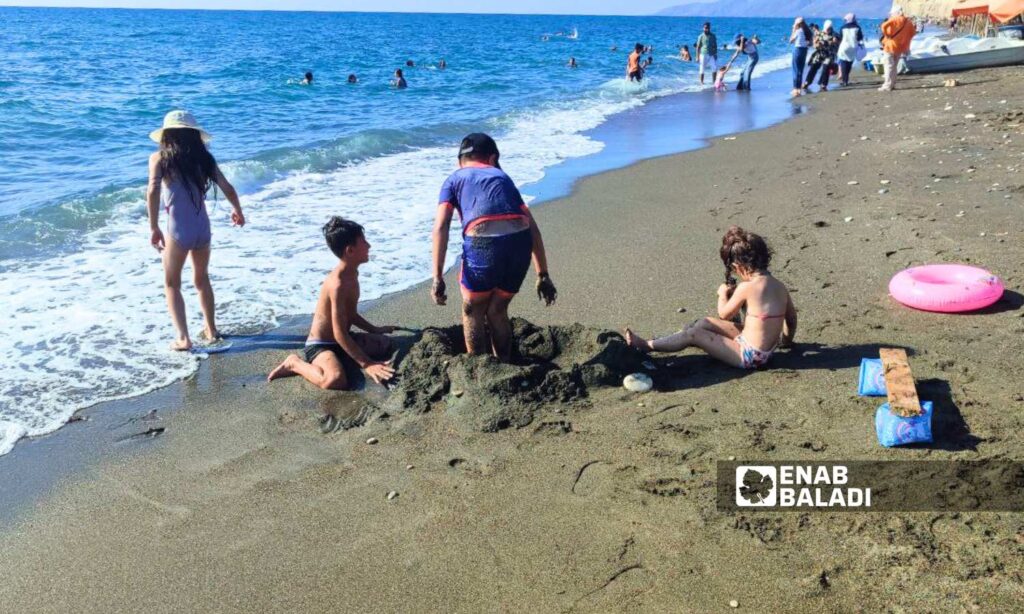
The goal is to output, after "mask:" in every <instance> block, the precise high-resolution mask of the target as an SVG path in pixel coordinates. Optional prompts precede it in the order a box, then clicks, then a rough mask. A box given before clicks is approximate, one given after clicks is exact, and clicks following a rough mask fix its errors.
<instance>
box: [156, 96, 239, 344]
mask: <svg viewBox="0 0 1024 614" xmlns="http://www.w3.org/2000/svg"><path fill="white" fill-rule="evenodd" d="M149 138H151V139H153V140H154V141H156V142H157V143H159V144H160V149H159V150H158V151H156V152H154V153H153V154H152V155H150V156H149V185H148V187H147V189H146V208H147V210H148V212H149V229H150V234H151V237H150V243H151V244H152V245H153V247H155V248H156V249H157V251H160V252H162V253H163V262H164V295H165V297H166V299H167V309H168V311H170V313H171V321H172V322H173V323H174V330H175V332H176V333H177V337H176V338H175V340H174V342H173V343H172V344H171V349H173V350H182V351H184V350H189V349H191V348H192V339H191V337H189V334H188V320H187V318H186V317H185V299H184V297H182V295H181V271H182V269H183V268H184V267H185V260H186V259H187V258H188V257H189V256H191V258H192V271H193V275H194V279H195V286H196V290H197V291H198V292H199V305H200V307H201V308H202V311H203V320H204V321H205V323H206V328H205V329H204V331H203V334H202V338H203V340H204V341H206V342H208V343H214V342H216V341H218V340H220V333H219V332H218V331H217V323H216V318H215V313H214V298H213V287H212V286H211V285H210V275H209V265H210V236H211V233H210V217H209V214H208V213H207V211H206V192H207V190H209V189H210V186H211V185H217V186H218V187H220V189H221V191H223V192H224V196H225V198H227V199H228V202H230V203H231V223H232V224H234V225H235V226H243V225H245V216H243V215H242V206H241V204H240V203H239V201H238V193H237V192H235V188H234V187H233V186H232V185H231V183H229V182H228V180H227V179H225V178H224V174H223V173H221V172H220V168H219V167H218V166H217V161H216V160H215V159H214V158H213V156H212V155H211V154H210V152H209V151H208V150H207V149H206V144H205V143H206V141H209V140H210V135H209V134H207V133H206V131H205V130H203V129H202V128H200V127H199V124H198V123H197V122H196V119H195V118H194V117H193V116H192V114H191V113H189V112H188V111H180V110H179V111H171V112H170V113H168V114H167V115H166V116H164V123H163V127H162V128H160V129H158V130H154V131H153V132H151V133H150V135H149ZM161 205H162V206H163V209H165V210H166V211H167V234H166V235H165V234H164V233H163V232H162V231H161V230H160V209H161Z"/></svg>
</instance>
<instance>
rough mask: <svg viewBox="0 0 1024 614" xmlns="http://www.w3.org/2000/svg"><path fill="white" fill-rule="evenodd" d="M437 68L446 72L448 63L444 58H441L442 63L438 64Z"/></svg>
mask: <svg viewBox="0 0 1024 614" xmlns="http://www.w3.org/2000/svg"><path fill="white" fill-rule="evenodd" d="M437 67H438V68H440V69H441V70H444V69H445V68H448V62H445V61H444V58H441V61H440V62H438V63H437Z"/></svg>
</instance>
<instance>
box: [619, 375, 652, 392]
mask: <svg viewBox="0 0 1024 614" xmlns="http://www.w3.org/2000/svg"><path fill="white" fill-rule="evenodd" d="M622 387H623V388H625V389H626V390H629V391H631V392H647V391H649V390H650V389H651V388H653V387H654V380H652V379H651V376H649V375H647V374H646V373H633V374H631V375H627V376H626V377H625V379H623V380H622Z"/></svg>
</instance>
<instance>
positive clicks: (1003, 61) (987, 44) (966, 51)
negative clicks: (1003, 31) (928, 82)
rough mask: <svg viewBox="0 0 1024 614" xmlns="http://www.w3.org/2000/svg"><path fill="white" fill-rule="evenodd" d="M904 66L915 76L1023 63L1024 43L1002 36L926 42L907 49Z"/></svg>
mask: <svg viewBox="0 0 1024 614" xmlns="http://www.w3.org/2000/svg"><path fill="white" fill-rule="evenodd" d="M906 64H907V69H908V70H909V71H910V72H912V73H916V74H927V73H937V72H956V71H960V70H971V69H973V68H992V67H995V66H1013V65H1016V64H1024V42H1020V41H1015V40H1011V39H1008V38H1002V37H993V38H982V39H974V40H965V39H959V40H953V41H948V42H945V43H943V42H941V41H930V44H929V45H928V46H927V48H925V49H920V48H919V49H911V53H910V56H909V57H907V58H906Z"/></svg>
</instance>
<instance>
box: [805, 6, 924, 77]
mask: <svg viewBox="0 0 1024 614" xmlns="http://www.w3.org/2000/svg"><path fill="white" fill-rule="evenodd" d="M843 22H844V23H843V25H842V27H840V28H839V30H838V31H837V30H836V29H835V27H834V25H833V23H832V21H831V20H826V21H825V22H824V23H823V24H822V25H821V26H819V25H818V24H808V23H807V22H806V20H804V18H803V17H797V18H796V19H795V20H794V21H793V30H792V32H791V34H790V37H789V43H790V44H791V45H792V46H793V57H792V60H793V61H792V68H793V92H792V93H793V95H794V96H800V95H802V94H806V93H808V92H809V91H810V88H811V85H812V84H813V83H814V81H815V77H817V82H818V91H819V92H824V91H828V84H829V79H830V77H832V76H833V75H838V76H839V85H840V86H847V85H849V84H850V72H851V70H852V68H853V65H854V63H855V62H859V61H862V60H864V58H865V57H866V56H867V47H866V46H865V44H864V31H863V29H861V27H860V24H859V23H857V16H856V15H854V14H853V13H848V14H847V15H846V16H845V17H844V18H843ZM880 30H881V33H882V36H881V39H880V43H881V45H882V51H883V52H884V58H885V60H884V62H885V82H884V83H883V85H882V86H881V87H880V88H878V89H879V91H891V90H892V89H893V88H894V87H895V84H896V76H897V73H898V72H899V71H898V65H899V60H900V58H901V57H903V56H905V55H906V54H908V53H909V52H910V41H911V39H913V37H914V35H915V34H916V33H917V27H916V25H915V24H914V22H913V21H912V20H910V19H909V18H907V17H906V16H905V15H904V14H903V9H902V8H900V7H899V6H893V8H892V10H891V11H890V13H889V18H888V19H887V20H886V21H885V22H884V23H882V25H881V26H880Z"/></svg>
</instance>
